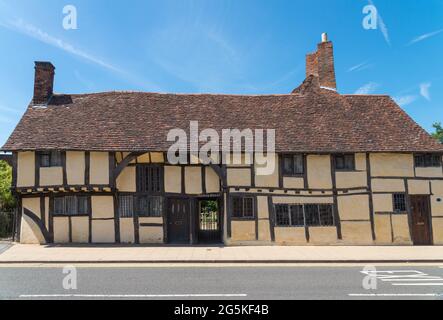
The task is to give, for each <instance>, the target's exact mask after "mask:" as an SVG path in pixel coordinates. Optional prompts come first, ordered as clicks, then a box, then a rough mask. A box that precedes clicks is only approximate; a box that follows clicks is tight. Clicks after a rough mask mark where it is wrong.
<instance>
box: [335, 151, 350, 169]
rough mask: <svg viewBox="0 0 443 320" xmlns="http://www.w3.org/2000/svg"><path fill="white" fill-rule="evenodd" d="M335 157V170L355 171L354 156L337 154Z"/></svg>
mask: <svg viewBox="0 0 443 320" xmlns="http://www.w3.org/2000/svg"><path fill="white" fill-rule="evenodd" d="M334 157H335V169H336V170H342V171H353V170H355V155H354V154H337V155H335V156H334Z"/></svg>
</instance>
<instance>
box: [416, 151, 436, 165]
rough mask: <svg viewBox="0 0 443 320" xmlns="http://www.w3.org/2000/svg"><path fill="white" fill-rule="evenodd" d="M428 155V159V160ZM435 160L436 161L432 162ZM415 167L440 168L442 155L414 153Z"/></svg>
mask: <svg viewBox="0 0 443 320" xmlns="http://www.w3.org/2000/svg"><path fill="white" fill-rule="evenodd" d="M428 157H429V158H430V160H428ZM420 158H421V159H420ZM435 160H437V161H436V162H434V161H435ZM414 167H415V168H441V167H442V155H441V154H438V153H416V154H414Z"/></svg>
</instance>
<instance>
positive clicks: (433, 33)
mask: <svg viewBox="0 0 443 320" xmlns="http://www.w3.org/2000/svg"><path fill="white" fill-rule="evenodd" d="M442 32H443V29H440V30H437V31H433V32H429V33H425V34H422V35H421V36H418V37H415V38H414V39H412V40H411V41H410V42H409V43H408V46H411V45H413V44H415V43H417V42H420V41H423V40H426V39H429V38H431V37H434V36H436V35H438V34H440V33H442Z"/></svg>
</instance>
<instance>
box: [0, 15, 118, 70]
mask: <svg viewBox="0 0 443 320" xmlns="http://www.w3.org/2000/svg"><path fill="white" fill-rule="evenodd" d="M0 26H3V27H5V28H8V29H10V30H13V31H15V32H19V33H22V34H24V35H27V36H29V37H31V38H34V39H36V40H38V41H41V42H43V43H46V44H48V45H51V46H53V47H56V48H58V49H61V50H63V51H66V52H68V53H70V54H73V55H75V56H77V57H80V58H82V59H85V60H87V61H89V62H92V63H94V64H96V65H98V66H101V67H103V68H106V69H109V70H111V71H114V72H119V73H123V71H122V70H121V69H120V68H118V67H116V66H113V65H112V64H110V63H107V62H105V61H104V60H103V59H101V58H98V57H96V56H94V55H92V54H89V53H87V52H85V51H83V50H80V49H78V48H76V47H74V46H73V45H72V44H70V43H68V42H65V41H63V40H61V39H59V38H56V37H54V36H52V35H50V34H48V33H47V32H45V31H43V30H42V29H40V28H38V27H36V26H34V25H32V24H30V23H27V22H25V21H24V20H23V19H16V20H12V21H8V22H0Z"/></svg>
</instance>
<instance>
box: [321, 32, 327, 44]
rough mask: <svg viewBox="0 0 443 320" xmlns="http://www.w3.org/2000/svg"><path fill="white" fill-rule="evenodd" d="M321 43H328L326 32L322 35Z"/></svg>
mask: <svg viewBox="0 0 443 320" xmlns="http://www.w3.org/2000/svg"><path fill="white" fill-rule="evenodd" d="M321 42H328V34H327V33H326V32H324V33H322V34H321Z"/></svg>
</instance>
